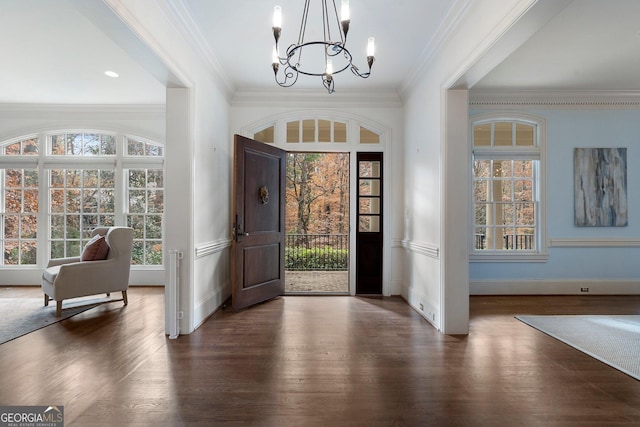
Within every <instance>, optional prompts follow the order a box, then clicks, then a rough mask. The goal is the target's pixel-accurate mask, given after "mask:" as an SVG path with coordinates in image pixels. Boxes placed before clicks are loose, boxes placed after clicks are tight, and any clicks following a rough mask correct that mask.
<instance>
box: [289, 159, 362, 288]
mask: <svg viewBox="0 0 640 427" xmlns="http://www.w3.org/2000/svg"><path fill="white" fill-rule="evenodd" d="M286 157H287V165H286V203H285V206H286V207H285V294H289V295H292V294H349V164H350V163H349V162H350V160H349V153H319V152H288V153H287V156H286Z"/></svg>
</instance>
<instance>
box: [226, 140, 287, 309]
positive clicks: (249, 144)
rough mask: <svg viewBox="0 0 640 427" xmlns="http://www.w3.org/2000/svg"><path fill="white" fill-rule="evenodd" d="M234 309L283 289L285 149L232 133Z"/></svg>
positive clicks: (248, 304) (268, 296)
mask: <svg viewBox="0 0 640 427" xmlns="http://www.w3.org/2000/svg"><path fill="white" fill-rule="evenodd" d="M234 144H235V154H234V155H235V157H234V168H233V175H234V180H233V183H234V189H233V221H234V222H233V235H234V239H233V243H232V244H231V296H232V306H233V309H234V310H238V309H241V308H245V307H248V306H250V305H253V304H257V303H260V302H263V301H266V300H268V299H271V298H273V297H276V296H278V295H282V294H284V232H285V229H284V227H285V225H284V224H285V223H284V219H285V217H284V215H285V210H284V208H285V168H286V159H285V151H284V150H281V149H279V148H276V147H274V146H273V145H268V144H264V143H261V142H257V141H254V140H252V139H249V138H245V137H242V136H240V135H235V137H234Z"/></svg>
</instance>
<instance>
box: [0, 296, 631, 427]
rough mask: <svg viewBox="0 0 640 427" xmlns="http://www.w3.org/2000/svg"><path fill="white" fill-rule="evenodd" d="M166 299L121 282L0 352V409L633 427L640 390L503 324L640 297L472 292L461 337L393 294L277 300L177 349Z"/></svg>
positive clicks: (616, 309)
mask: <svg viewBox="0 0 640 427" xmlns="http://www.w3.org/2000/svg"><path fill="white" fill-rule="evenodd" d="M14 289H16V288H14ZM12 292H13V290H10V289H6V288H5V289H0V297H12V296H11V295H12ZM15 294H17V295H19V297H32V298H33V297H38V296H39V289H35V288H34V289H31V290H29V289H25V288H20V289H16V290H15ZM15 294H14V295H15ZM163 300H164V292H163V289H162V288H143V287H141V288H138V287H134V288H131V289H130V291H129V301H130V302H129V305H128V306H127V307H123V306H122V305H121V304H119V303H114V304H108V305H104V306H100V307H97V308H95V309H92V310H89V311H87V312H84V313H81V314H79V315H77V316H74V317H72V318H70V319H67V320H64V321H61V322H59V323H56V324H54V325H51V326H48V327H46V328H44V329H41V330H39V331H36V332H33V333H31V334H28V335H26V336H23V337H21V338H18V339H16V340H13V341H10V342H8V343H6V344H3V345H0V369H1V372H2V375H3V377H2V385H1V387H0V404H3V405H50V404H55V405H64V406H65V418H66V425H70V426H71V425H80V426H82V425H88V426H89V425H90V426H112V425H114V426H115V425H118V426H127V425H130V426H136V425H140V426H146V425H172V426H173V425H176V426H179V425H231V426H235V425H237V426H289V425H291V426H301V425H304V426H314V425H340V426H350V425H355V426H360V425H367V426H369V425H381V426H386V425H408V426H414V425H434V426H440V425H442V426H496V425H499V426H502V425H522V426H539V425H545V426H626V425H638V424H640V381H637V380H635V379H633V378H631V377H629V376H627V375H625V374H623V373H621V372H619V371H617V370H615V369H613V368H611V367H609V366H607V365H605V364H603V363H601V362H599V361H597V360H595V359H593V358H591V357H589V356H587V355H585V354H583V353H581V352H579V351H577V350H575V349H573V348H571V347H569V346H567V345H565V344H563V343H561V342H559V341H557V340H555V339H553V338H551V337H549V336H547V335H545V334H543V333H540V332H539V331H537V330H535V329H534V328H531V327H529V326H527V325H525V324H523V323H521V322H519V321H518V320H516V319H515V318H514V317H513V316H514V315H517V314H592V313H593V314H605V313H606V314H639V313H640V297H638V296H593V295H591V296H540V297H538V296H533V297H491V296H486V297H485V296H482V297H471V300H470V313H471V321H470V334H469V335H468V336H447V335H443V334H440V333H439V332H438V331H436V330H435V329H434V328H433V327H432V326H431V325H430V324H429V323H428V322H427V321H425V320H424V319H423V318H422V317H420V316H419V315H418V313H416V312H415V311H413V310H412V309H411V308H410V307H409V306H408V305H407V304H406V303H405V302H404V301H402V300H401V299H400V298H358V297H294V296H290V297H282V298H278V299H275V300H272V301H269V302H267V303H264V304H260V305H258V306H256V307H254V308H251V309H249V310H244V311H241V312H233V311H231V310H228V309H222V310H220V311H219V312H217V313H216V314H214V315H213V316H212V317H211V318H210V319H209V320H208V321H207V322H205V323H204V324H203V325H202V326H201V327H200V328H199V329H198V330H197V331H196V332H194V333H193V334H191V335H184V336H180V337H179V338H178V339H177V340H169V339H168V338H167V337H166V336H165V335H164V314H163V310H164V302H163Z"/></svg>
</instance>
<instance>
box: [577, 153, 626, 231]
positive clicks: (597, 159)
mask: <svg viewBox="0 0 640 427" xmlns="http://www.w3.org/2000/svg"><path fill="white" fill-rule="evenodd" d="M573 180H574V211H575V225H576V226H577V227H625V226H626V225H627V221H628V215H627V149H626V148H575V149H574V152H573Z"/></svg>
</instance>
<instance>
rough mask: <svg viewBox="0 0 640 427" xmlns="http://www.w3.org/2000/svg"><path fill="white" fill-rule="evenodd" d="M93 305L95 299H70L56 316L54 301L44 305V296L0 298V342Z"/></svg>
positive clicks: (42, 326)
mask: <svg viewBox="0 0 640 427" xmlns="http://www.w3.org/2000/svg"><path fill="white" fill-rule="evenodd" d="M95 306H96V304H95V299H93V300H80V301H78V302H77V303H76V302H74V300H72V301H70V302H69V303H66V302H65V303H64V304H63V305H62V316H60V317H56V302H55V301H51V302H50V303H49V305H48V306H47V307H45V306H44V297H43V298H0V344H4V343H6V342H7V341H11V340H13V339H16V338H18V337H21V336H23V335H26V334H28V333H30V332H33V331H37V330H38V329H41V328H44V327H45V326H49V325H53V324H54V323H57V322H59V321H61V320H64V319H68V318H69V317H71V316H75V315H76V314H78V313H82V312H83V311H87V310H89V309H90V308H93V307H95ZM66 307H70V308H69V309H67V308H66Z"/></svg>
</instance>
